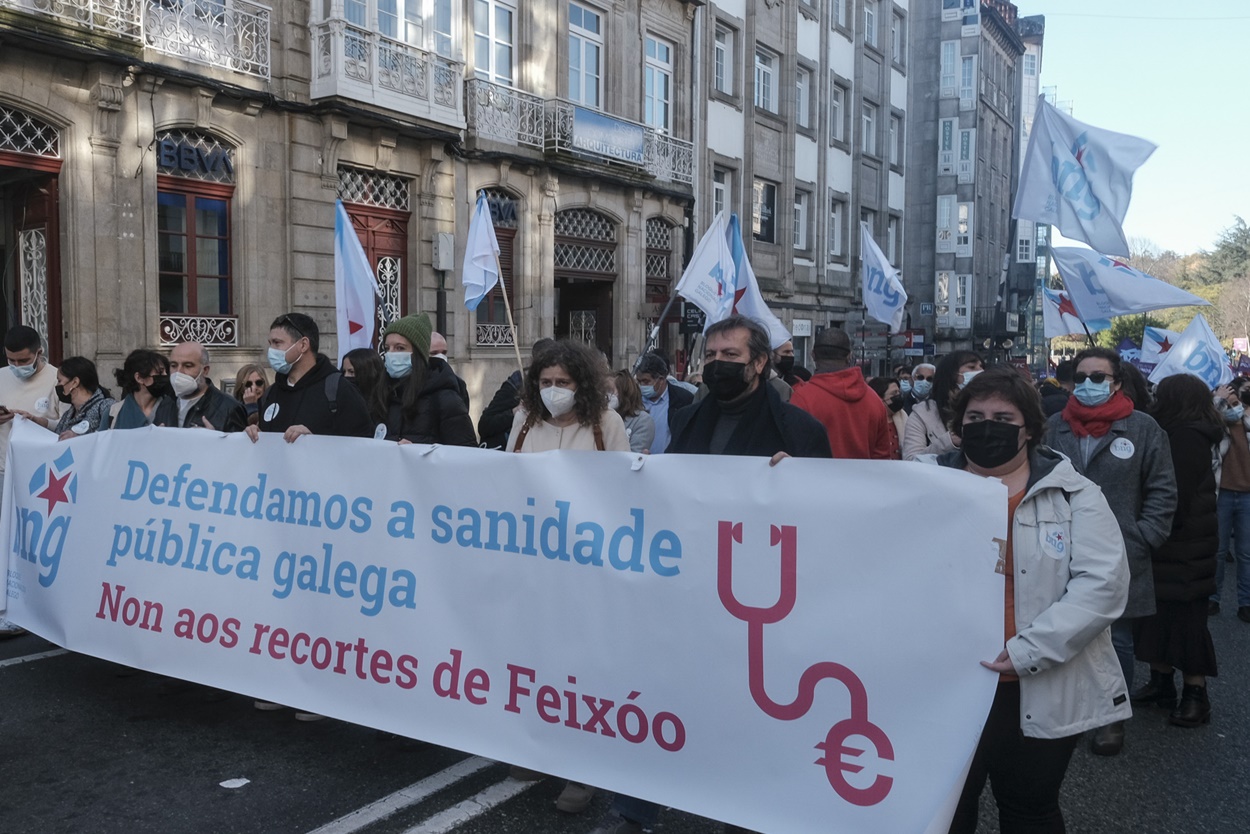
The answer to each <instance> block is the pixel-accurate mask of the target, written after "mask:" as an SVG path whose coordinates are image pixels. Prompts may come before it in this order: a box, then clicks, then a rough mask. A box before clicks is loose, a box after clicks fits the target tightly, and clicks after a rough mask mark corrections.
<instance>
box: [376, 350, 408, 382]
mask: <svg viewBox="0 0 1250 834" xmlns="http://www.w3.org/2000/svg"><path fill="white" fill-rule="evenodd" d="M383 359H384V360H385V362H386V375H387V376H389V377H390V378H391V379H402V378H404V377H406V376H408V374H410V373H412V354H411V353H408V352H406V351H399V350H393V351H390V352H389V353H387V354H386V356H385V357H383Z"/></svg>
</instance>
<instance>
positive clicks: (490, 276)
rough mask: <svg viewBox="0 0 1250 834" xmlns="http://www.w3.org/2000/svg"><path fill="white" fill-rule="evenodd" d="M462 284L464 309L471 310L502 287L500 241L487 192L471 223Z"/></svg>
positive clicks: (479, 199)
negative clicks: (500, 285)
mask: <svg viewBox="0 0 1250 834" xmlns="http://www.w3.org/2000/svg"><path fill="white" fill-rule="evenodd" d="M460 283H462V284H464V306H465V307H468V308H469V309H470V310H476V309H477V305H478V304H480V303H481V302H482V299H483V298H485V297H486V294H487V293H489V292H490V291H491V290H493V289H494V288H495V285H496V284H498V283H499V241H498V240H496V239H495V223H494V221H492V220H491V217H490V206H489V205H488V204H487V202H486V192H485V191H479V192H478V194H477V206H476V207H475V208H474V209H473V218H472V219H471V220H469V239H468V241H467V243H466V244H465V248H464V266H463V267H462V268H461V270H460Z"/></svg>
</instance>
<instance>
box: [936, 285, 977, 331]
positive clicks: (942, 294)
mask: <svg viewBox="0 0 1250 834" xmlns="http://www.w3.org/2000/svg"><path fill="white" fill-rule="evenodd" d="M971 285H972V276H971V275H955V274H954V273H951V272H946V271H943V272H939V273H937V279H936V281H935V282H934V286H933V302H934V304H933V311H934V313H935V314H936V316H937V326H938V327H959V328H963V327H968V325H969V322H970V319H969V316H968V305H969V302H970V300H971V299H970V297H969V289H970V287H971Z"/></svg>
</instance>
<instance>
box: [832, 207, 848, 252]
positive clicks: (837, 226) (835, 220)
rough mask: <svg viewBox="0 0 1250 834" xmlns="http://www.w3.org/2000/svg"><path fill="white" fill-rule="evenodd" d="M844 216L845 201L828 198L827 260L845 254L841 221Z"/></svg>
mask: <svg viewBox="0 0 1250 834" xmlns="http://www.w3.org/2000/svg"><path fill="white" fill-rule="evenodd" d="M845 217H846V203H844V202H843V201H841V200H838V199H836V198H831V199H830V200H829V260H831V261H832V260H833V259H834V258H839V257H841V256H842V255H844V254H846V250H845V249H844V247H843V241H842V222H843V219H844V218H845Z"/></svg>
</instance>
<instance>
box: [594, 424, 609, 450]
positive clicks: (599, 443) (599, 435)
mask: <svg viewBox="0 0 1250 834" xmlns="http://www.w3.org/2000/svg"><path fill="white" fill-rule="evenodd" d="M595 448H596V449H598V450H599V451H600V452H602V451H605V450H606V449H607V448H608V447H607V446H605V445H604V443H603V427H602V426H600V425H599V421H598V420H596V421H595Z"/></svg>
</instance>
